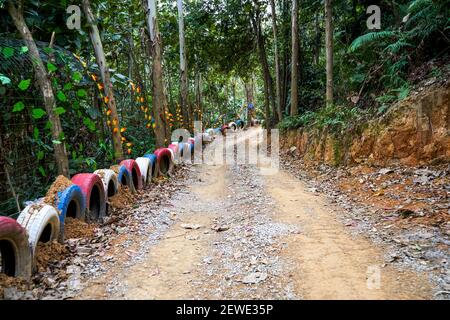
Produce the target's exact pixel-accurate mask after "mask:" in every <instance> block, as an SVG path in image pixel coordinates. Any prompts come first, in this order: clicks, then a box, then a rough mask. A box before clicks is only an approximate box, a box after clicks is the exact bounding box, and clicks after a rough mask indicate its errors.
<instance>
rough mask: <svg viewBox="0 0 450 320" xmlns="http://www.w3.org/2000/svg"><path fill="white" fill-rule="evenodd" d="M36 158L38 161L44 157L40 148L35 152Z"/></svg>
mask: <svg viewBox="0 0 450 320" xmlns="http://www.w3.org/2000/svg"><path fill="white" fill-rule="evenodd" d="M37 159H38V161H39V160H42V159H44V151H42V150H41V151H39V152H38V153H37Z"/></svg>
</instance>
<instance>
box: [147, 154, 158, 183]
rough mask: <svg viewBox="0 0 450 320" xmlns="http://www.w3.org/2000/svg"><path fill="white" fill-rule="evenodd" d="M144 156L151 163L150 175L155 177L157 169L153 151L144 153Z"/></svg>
mask: <svg viewBox="0 0 450 320" xmlns="http://www.w3.org/2000/svg"><path fill="white" fill-rule="evenodd" d="M144 158H148V159H149V160H150V165H151V168H152V169H151V172H152V177H153V178H156V177H157V176H158V170H156V169H157V167H156V155H155V154H153V153H149V154H146V155H144Z"/></svg>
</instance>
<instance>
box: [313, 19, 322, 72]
mask: <svg viewBox="0 0 450 320" xmlns="http://www.w3.org/2000/svg"><path fill="white" fill-rule="evenodd" d="M314 20H315V21H314V23H315V26H314V28H315V33H316V37H315V45H314V57H313V60H314V64H315V65H318V64H319V57H320V42H321V41H320V39H321V33H320V24H319V13H316V15H315V18H314Z"/></svg>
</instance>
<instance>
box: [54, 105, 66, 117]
mask: <svg viewBox="0 0 450 320" xmlns="http://www.w3.org/2000/svg"><path fill="white" fill-rule="evenodd" d="M64 112H66V109H64V108H63V107H57V108H55V113H56V114H57V115H58V116H59V115H61V114H63V113H64Z"/></svg>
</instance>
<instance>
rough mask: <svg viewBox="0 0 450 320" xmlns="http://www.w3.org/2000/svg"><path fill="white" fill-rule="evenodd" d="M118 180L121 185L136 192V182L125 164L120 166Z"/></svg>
mask: <svg viewBox="0 0 450 320" xmlns="http://www.w3.org/2000/svg"><path fill="white" fill-rule="evenodd" d="M117 180H118V181H119V185H122V186H126V187H128V189H129V190H130V191H131V192H132V193H134V192H135V189H134V184H133V178H132V177H131V172H130V171H128V169H127V168H126V167H125V166H120V168H119V174H118V175H117Z"/></svg>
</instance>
